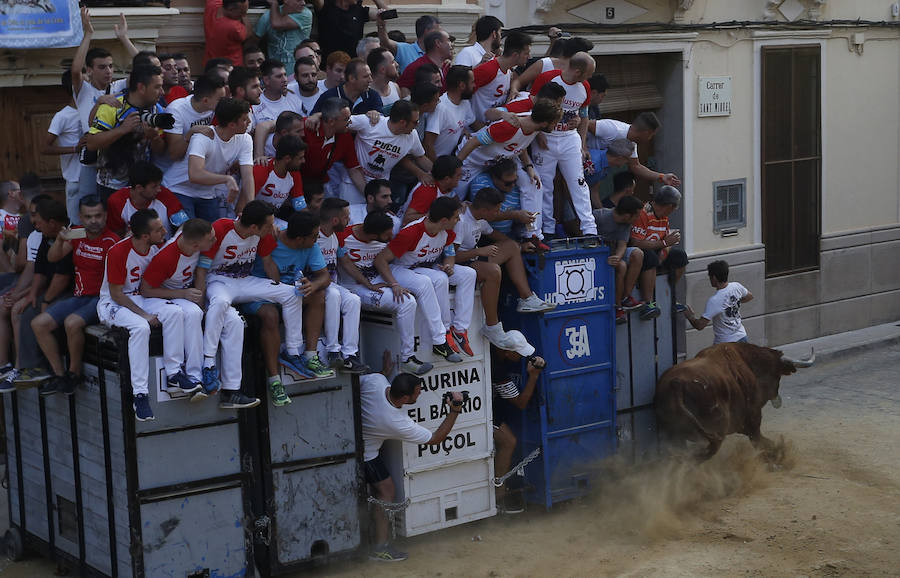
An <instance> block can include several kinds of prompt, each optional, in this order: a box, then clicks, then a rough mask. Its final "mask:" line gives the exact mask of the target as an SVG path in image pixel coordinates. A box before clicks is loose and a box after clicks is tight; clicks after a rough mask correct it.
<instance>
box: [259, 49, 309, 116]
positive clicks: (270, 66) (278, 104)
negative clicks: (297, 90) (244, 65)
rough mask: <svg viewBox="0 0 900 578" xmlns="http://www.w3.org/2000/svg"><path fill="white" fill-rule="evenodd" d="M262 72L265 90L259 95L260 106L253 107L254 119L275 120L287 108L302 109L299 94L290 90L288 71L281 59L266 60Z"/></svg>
mask: <svg viewBox="0 0 900 578" xmlns="http://www.w3.org/2000/svg"><path fill="white" fill-rule="evenodd" d="M260 70H261V72H262V81H263V91H262V94H261V95H260V97H259V106H257V107H254V109H253V121H254V122H255V123H256V124H259V123H261V122H265V121H267V120H268V121H274V120H275V119H276V118H278V115H279V114H281V113H282V112H284V111H286V110H292V111H298V110H300V106H301V105H300V100H299V99H298V98H297V95H296V94H294V93H292V92H290V91H289V90H288V80H287V72H286V71H285V69H284V64H282V62H281V61H280V60H272V59H270V60H266V61H265V62H263V64H262V68H261V69H260Z"/></svg>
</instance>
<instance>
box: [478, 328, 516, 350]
mask: <svg viewBox="0 0 900 578" xmlns="http://www.w3.org/2000/svg"><path fill="white" fill-rule="evenodd" d="M481 334H482V335H484V336H485V337H487V340H488V341H490V342H491V344H492V345H494V346H496V347H499V348H500V349H511V348H512V347H513V346H514V345H515V344H514V343H513V342H512V340H511V339H509V337H508V336H507V334H506V331H503V324H501V323H498V324H497V325H491V326H487V325H485V326H484V327H483V328H482V330H481Z"/></svg>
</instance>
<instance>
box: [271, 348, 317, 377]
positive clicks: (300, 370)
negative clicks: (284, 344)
mask: <svg viewBox="0 0 900 578" xmlns="http://www.w3.org/2000/svg"><path fill="white" fill-rule="evenodd" d="M278 363H280V364H281V365H282V366H284V367H286V368H288V369H290V370H291V371H293V372H294V373H296V374H297V375H299V376H300V377H302V378H304V379H313V378H315V377H316V374H315V373H313V372H312V371H310V370H309V368H307V367H306V361H305V360H304V359H303V357H301V356H300V355H288V354H287V352H285V351H282V352H281V353H279V354H278Z"/></svg>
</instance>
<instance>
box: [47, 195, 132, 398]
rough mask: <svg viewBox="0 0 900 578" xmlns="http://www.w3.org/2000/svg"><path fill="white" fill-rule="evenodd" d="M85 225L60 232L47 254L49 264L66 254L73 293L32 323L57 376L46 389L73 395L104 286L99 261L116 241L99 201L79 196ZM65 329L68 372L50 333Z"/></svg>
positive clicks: (100, 261)
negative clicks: (71, 267) (69, 259)
mask: <svg viewBox="0 0 900 578" xmlns="http://www.w3.org/2000/svg"><path fill="white" fill-rule="evenodd" d="M78 216H79V221H80V222H81V223H82V224H83V227H77V228H74V229H63V230H62V231H60V232H59V234H58V235H57V237H56V241H55V242H54V243H53V244H52V245H51V246H50V250H49V251H48V252H47V260H48V261H51V262H56V261H60V260H62V259H63V258H65V256H66V255H68V254H69V253H71V254H72V264H73V265H74V267H75V295H74V296H73V297H70V298H68V299H63V300H60V301H57V302H55V303H53V304H52V305H51V306H50V307H48V308H47V309H46V310H45V311H44V312H43V313H41V314H40V315H38V316H37V317H35V318H34V319H33V320H32V321H31V328H32V329H33V330H34V336H35V338H36V339H37V343H38V345H39V346H40V348H41V351H43V352H44V357H46V358H47V361H48V363H49V364H50V369H51V370H52V371H53V373H54V375H55V377H54V379H53V380H52V381H51V382H50V383H49V384H47V385H45V386H44V388H45V389H44V390H42V391H46V390H47V388H48V387H51V388H52V389H53V390H54V391H59V392H62V393H65V394H67V395H71V394H73V393H75V389H76V388H77V387H78V384H79V383H80V382H81V379H82V377H81V375H82V374H81V369H82V366H81V360H82V355H83V353H84V328H85V327H87V326H88V325H94V324H96V323H97V322H98V321H99V319H98V318H97V301H98V300H99V295H100V284H101V283H102V282H103V260H104V259H105V258H106V253H107V251H109V249H110V247H112V246H113V245H115V244H116V242H117V241H118V240H119V237H118V236H117V235H116V234H115V233H113V232H112V231H110V230H109V229H108V228H107V226H106V210H104V208H103V203H102V202H101V201H100V197H98V196H96V195H89V196H87V197H82V198H81V201H80V202H79V204H78ZM61 326H63V327H65V329H66V342H67V344H68V350H69V368H68V371H66V367H65V365H64V364H63V359H62V355H61V354H60V351H59V342H58V341H57V339H56V335H55V334H54V331H56V329H57V328H58V327H61Z"/></svg>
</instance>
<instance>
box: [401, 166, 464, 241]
mask: <svg viewBox="0 0 900 578" xmlns="http://www.w3.org/2000/svg"><path fill="white" fill-rule="evenodd" d="M431 176H432V177H433V179H434V183H432V184H430V185H426V184H425V183H419V184H417V185H416V186H415V187H413V190H412V191H411V192H410V193H409V196H408V197H407V199H406V204H405V205H404V206H403V208H402V209H401V210H400V218H401V219H403V225H404V226H406V225H408V224H410V223H412V222H413V221H418V220H419V219H421V218H422V217H424V216H425V215H427V214H428V209H430V208H431V203H433V202H434V200H435V199H437V198H439V197H449V196H452V195H453V190H454V189H455V188H456V186H457V185H458V184H459V179H460V178H462V161H461V160H459V159H458V158H456V157H455V156H453V155H446V156H442V157H438V158H437V160H436V161H435V163H434V166H432V167H431Z"/></svg>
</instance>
